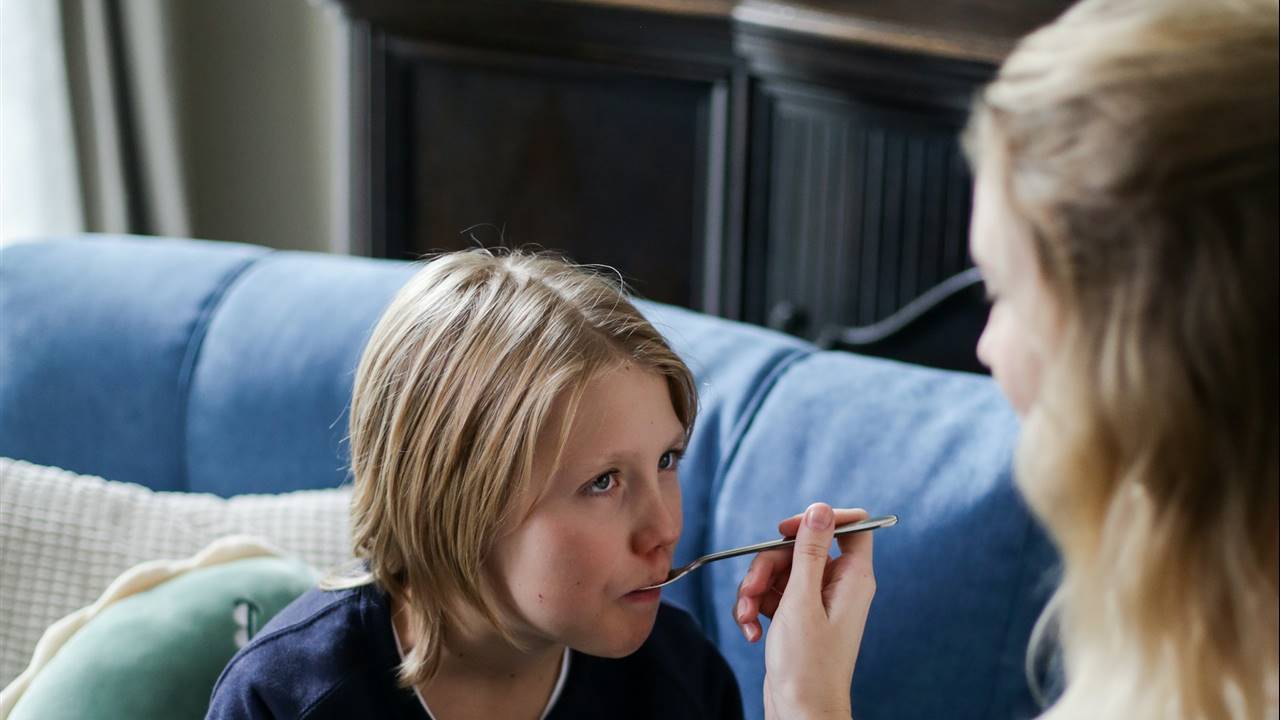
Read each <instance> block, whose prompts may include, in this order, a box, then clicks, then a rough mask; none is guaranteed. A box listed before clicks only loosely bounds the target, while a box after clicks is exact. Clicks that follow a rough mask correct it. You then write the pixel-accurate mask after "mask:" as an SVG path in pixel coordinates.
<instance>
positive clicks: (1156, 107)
mask: <svg viewBox="0 0 1280 720" xmlns="http://www.w3.org/2000/svg"><path fill="white" fill-rule="evenodd" d="M1277 44H1278V43H1277V5H1276V2H1275V1H1274V0H1263V1H1255V0H1250V1H1247V2H1227V3H1208V2H1201V1H1199V0H1183V1H1179V2H1138V1H1134V2H1109V1H1106V0H1086V1H1085V2H1083V3H1081V4H1079V5H1077V6H1076V7H1074V8H1072V9H1071V10H1069V11H1068V12H1067V13H1066V14H1065V15H1063V16H1062V17H1061V18H1060V19H1058V20H1057V21H1056V22H1054V23H1052V24H1051V25H1049V26H1046V27H1045V28H1043V29H1041V30H1039V31H1038V32H1035V33H1033V34H1032V35H1030V36H1028V37H1027V38H1026V39H1024V40H1023V41H1022V42H1021V43H1020V44H1019V45H1018V47H1017V49H1016V50H1015V51H1014V53H1013V54H1012V55H1011V56H1010V57H1009V58H1008V60H1007V61H1006V62H1005V63H1004V65H1003V66H1002V67H1001V68H1000V71H999V75H998V77H997V78H996V80H995V81H994V82H993V83H992V84H991V85H990V86H988V87H987V88H986V89H985V91H984V92H983V94H982V95H981V97H980V98H979V100H978V102H977V104H976V108H975V113H974V116H973V118H972V120H971V123H970V127H969V129H968V131H967V137H966V142H968V143H969V147H970V153H971V155H977V154H979V153H987V154H989V157H987V158H985V159H984V161H983V162H982V163H981V168H982V169H983V171H984V172H993V173H996V177H997V178H998V179H999V180H1001V181H1002V184H1003V187H1004V190H1005V193H1006V199H1007V201H1008V205H1009V207H1010V208H1011V209H1012V213H1013V215H1014V216H1015V217H1016V218H1017V219H1018V220H1019V221H1020V222H1021V223H1022V224H1023V225H1024V229H1025V230H1026V233H1027V235H1028V237H1030V238H1031V242H1032V243H1033V245H1034V249H1035V256H1036V258H1037V261H1038V264H1039V269H1040V271H1041V272H1042V274H1043V276H1044V279H1045V281H1046V284H1047V286H1048V288H1049V290H1050V293H1051V295H1052V296H1054V298H1055V300H1056V301H1057V304H1058V305H1059V306H1060V310H1061V312H1062V315H1063V318H1062V320H1063V323H1064V328H1065V332H1064V335H1065V337H1064V338H1063V340H1062V345H1061V351H1060V352H1059V353H1058V354H1057V359H1056V360H1055V361H1054V362H1052V363H1051V366H1050V367H1049V368H1046V370H1045V375H1044V379H1043V381H1042V384H1041V390H1040V395H1039V397H1038V400H1037V403H1036V407H1035V408H1034V409H1033V410H1032V411H1031V412H1030V414H1029V415H1028V417H1027V418H1026V421H1025V424H1024V428H1023V437H1022V442H1021V444H1020V447H1019V452H1018V459H1017V470H1018V473H1017V475H1018V482H1019V484H1020V486H1021V488H1022V490H1023V492H1024V494H1025V495H1026V497H1027V498H1028V501H1029V503H1030V504H1031V506H1032V507H1033V509H1034V510H1035V512H1036V513H1037V514H1038V515H1039V517H1040V518H1042V519H1043V520H1044V522H1045V524H1046V525H1047V526H1048V528H1049V530H1050V531H1051V532H1052V534H1053V536H1054V538H1055V540H1056V542H1057V544H1058V546H1059V549H1060V550H1061V553H1062V559H1063V576H1062V581H1061V584H1060V586H1059V588H1058V590H1057V593H1056V595H1055V597H1054V599H1053V600H1052V602H1051V603H1050V609H1049V610H1048V611H1047V612H1046V615H1045V616H1044V617H1042V619H1041V625H1040V626H1039V628H1038V630H1037V633H1036V634H1037V635H1038V636H1039V635H1041V633H1042V632H1043V631H1045V629H1046V628H1050V629H1054V630H1056V636H1057V638H1058V640H1059V642H1060V644H1061V648H1062V653H1063V659H1064V661H1065V671H1066V681H1067V684H1066V688H1065V690H1064V692H1063V694H1062V695H1061V696H1060V697H1059V698H1058V699H1057V701H1056V702H1055V703H1054V705H1053V706H1052V707H1051V708H1049V710H1048V712H1047V713H1046V717H1052V718H1058V717H1072V718H1075V717H1088V718H1108V717H1123V718H1126V719H1127V718H1139V719H1141V718H1171V717H1178V718H1221V717H1250V718H1254V717H1264V715H1267V714H1270V715H1271V716H1272V717H1274V716H1275V708H1276V703H1277V698H1276V695H1277V631H1278V629H1280V628H1277V604H1278V600H1277V561H1278V558H1277V542H1278V538H1280V530H1278V527H1280V522H1278V519H1277V507H1278V505H1280V500H1278V498H1277V486H1278V484H1280V473H1278V470H1277V467H1278V464H1277V374H1278V371H1277V359H1276V358H1277V305H1278V304H1280V303H1278V302H1277V236H1278V234H1280V232H1278V228H1277V209H1276V203H1277V200H1276V198H1277V192H1278V186H1277V162H1278V159H1277V156H1278V152H1280V147H1278V144H1277V125H1278V123H1280V117H1278V115H1277V96H1278V85H1280V84H1278V80H1277V65H1278V58H1277ZM1032 645H1033V649H1032V653H1031V654H1030V655H1029V657H1032V658H1034V657H1035V656H1036V653H1035V645H1036V642H1034V641H1033V643H1032Z"/></svg>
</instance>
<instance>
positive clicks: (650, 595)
mask: <svg viewBox="0 0 1280 720" xmlns="http://www.w3.org/2000/svg"><path fill="white" fill-rule="evenodd" d="M661 597H662V588H653V589H652V590H632V591H631V592H629V593H627V594H626V595H623V596H622V599H623V600H626V601H628V602H634V603H651V602H657V601H658V600H659V599H660V598H661Z"/></svg>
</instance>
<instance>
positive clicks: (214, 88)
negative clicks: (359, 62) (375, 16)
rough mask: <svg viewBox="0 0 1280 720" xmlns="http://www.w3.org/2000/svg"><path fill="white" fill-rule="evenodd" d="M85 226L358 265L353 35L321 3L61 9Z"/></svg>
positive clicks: (166, 2)
mask: <svg viewBox="0 0 1280 720" xmlns="http://www.w3.org/2000/svg"><path fill="white" fill-rule="evenodd" d="M59 8H60V11H61V20H62V31H63V41H64V49H65V61H66V76H67V83H68V88H69V90H70V105H71V111H72V116H73V123H72V124H73V128H74V137H75V145H76V153H75V155H76V158H77V161H78V169H79V172H78V180H79V186H80V187H79V192H80V194H81V198H82V205H83V215H84V226H85V229H87V230H90V231H102V232H134V233H142V234H155V235H176V236H195V237H204V238H211V239H218V240H231V241H239V242H252V243H260V244H265V245H271V246H274V247H280V248H293V249H308V250H328V251H338V252H348V251H349V246H348V243H347V238H346V236H347V227H348V223H347V220H346V214H345V213H346V208H347V200H346V188H347V183H346V178H345V176H344V175H345V173H344V167H345V164H344V162H343V161H344V160H345V153H346V129H345V117H346V108H345V107H344V105H345V99H344V98H345V92H344V88H345V83H346V76H345V67H346V56H345V30H344V27H343V24H342V20H341V18H340V17H339V15H338V13H337V11H336V10H335V9H334V8H332V7H330V6H327V5H322V4H318V3H311V2H307V1H306V0H218V1H217V2H208V1H207V0H59Z"/></svg>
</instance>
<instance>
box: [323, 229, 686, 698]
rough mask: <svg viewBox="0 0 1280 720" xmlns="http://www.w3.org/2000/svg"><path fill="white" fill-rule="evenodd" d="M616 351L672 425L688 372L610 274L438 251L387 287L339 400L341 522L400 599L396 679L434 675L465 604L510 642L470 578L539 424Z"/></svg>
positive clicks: (503, 513)
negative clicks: (344, 451) (345, 485)
mask: <svg viewBox="0 0 1280 720" xmlns="http://www.w3.org/2000/svg"><path fill="white" fill-rule="evenodd" d="M623 362H629V363H634V364H636V365H638V366H639V367H641V368H643V369H646V370H649V371H652V372H654V373H657V374H658V375H660V376H662V377H664V378H666V380H667V385H668V389H669V391H670V395H671V402H672V406H673V408H674V410H675V413H676V416H677V417H678V418H679V420H680V422H681V423H682V424H683V425H684V427H685V431H686V433H688V432H689V430H690V429H691V428H692V425H693V421H694V415H695V412H696V389H695V386H694V382H693V378H692V376H691V375H690V372H689V370H688V368H687V367H686V366H685V364H684V363H683V362H681V360H680V359H679V358H678V357H677V356H676V355H675V353H673V352H672V350H671V348H670V347H669V346H668V345H667V343H666V341H665V340H664V339H663V338H662V336H661V335H660V334H659V333H658V332H657V331H656V330H655V329H654V328H653V326H652V325H651V324H650V323H649V322H648V321H647V320H645V318H644V317H643V316H641V314H640V313H639V312H638V311H637V310H636V308H635V307H634V306H633V305H632V304H631V302H630V301H629V300H628V299H627V297H626V294H625V291H624V289H623V288H622V287H621V285H620V283H616V282H614V281H612V280H611V279H609V278H607V277H606V276H604V275H602V274H599V273H595V272H592V271H589V270H587V269H585V268H581V267H575V266H572V265H569V264H568V263H566V262H564V261H562V260H559V259H556V258H553V257H550V256H547V255H534V254H529V253H524V252H519V251H513V252H507V253H495V252H490V251H486V250H473V251H465V252H460V253H453V254H448V255H443V256H441V257H439V258H437V259H435V260H433V261H431V262H429V263H427V264H426V265H425V267H423V268H422V270H420V271H419V272H418V273H417V274H416V275H415V276H414V277H413V278H412V279H411V280H409V282H408V283H407V284H406V285H405V286H404V287H403V288H402V289H401V290H400V292H399V294H397V295H396V297H395V299H394V300H393V301H392V302H391V305H390V306H389V307H388V308H387V310H386V311H385V313H384V314H383V316H382V318H381V320H379V322H378V324H377V326H376V327H375V329H374V331H373V335H372V337H371V339H370V341H369V344H368V346H367V347H366V348H365V351H364V355H363V357H362V358H361V360H360V365H359V369H358V370H357V372H356V378H355V388H354V391H353V395H352V401H351V425H350V442H351V466H352V472H353V474H354V483H355V490H354V497H353V500H352V531H353V535H354V543H355V549H356V555H357V557H358V558H360V559H362V560H363V561H364V562H365V563H367V566H368V573H367V574H366V575H365V576H364V577H361V578H356V579H354V581H353V582H352V583H348V584H358V583H359V582H368V581H374V582H377V583H378V584H379V585H380V586H381V587H382V588H384V589H385V590H386V591H387V592H388V593H389V594H390V595H391V596H393V597H396V598H398V599H400V600H402V601H405V602H406V606H407V607H408V608H409V612H410V613H411V615H412V625H413V626H414V627H415V628H416V629H417V630H418V632H419V634H418V637H416V640H417V642H416V644H415V645H414V647H413V649H412V650H411V651H410V652H409V653H408V655H407V656H406V658H405V661H404V663H403V665H402V666H401V668H400V680H401V682H402V683H403V684H404V685H406V686H413V685H421V684H425V683H427V682H429V681H430V679H431V678H432V677H434V675H435V673H436V671H437V669H438V667H439V663H440V657H441V650H442V645H441V643H442V641H443V637H444V634H445V633H444V631H445V629H446V627H447V626H448V625H449V624H450V623H451V622H456V621H457V618H458V614H457V613H458V609H459V608H460V607H465V608H468V609H470V610H473V611H478V612H479V614H480V615H481V616H482V617H483V618H484V619H486V620H487V621H488V622H489V623H491V624H492V625H493V626H494V627H495V628H496V629H497V630H498V631H499V632H500V633H502V635H503V636H504V637H505V638H506V639H507V640H508V641H511V642H513V644H514V643H515V641H514V639H513V638H512V636H511V634H510V632H509V630H508V629H507V627H506V625H505V623H504V621H503V615H502V613H501V609H500V608H499V607H497V606H496V604H495V601H494V597H495V594H494V593H493V592H492V590H491V588H490V587H489V581H488V579H487V577H486V575H485V570H484V568H485V561H486V558H487V556H488V554H489V552H490V549H491V548H492V546H493V543H494V540H495V538H496V537H498V536H500V535H501V531H502V529H503V528H504V526H508V524H510V523H513V522H519V521H520V520H521V518H519V517H517V516H516V515H517V513H519V512H520V509H521V507H522V503H525V504H527V503H528V502H529V501H530V500H531V499H532V498H534V497H536V494H537V492H538V490H539V487H538V485H539V483H538V480H539V479H537V478H533V477H532V471H533V462H534V450H535V445H536V441H537V438H538V434H539V432H540V431H541V430H542V428H543V427H544V426H545V425H547V424H548V423H549V422H550V421H551V420H550V418H551V416H552V406H553V404H554V403H555V402H556V400H557V398H560V397H561V396H565V397H567V398H569V402H568V408H569V411H568V412H567V413H566V420H565V421H564V422H563V423H562V426H561V427H559V428H553V430H558V431H559V438H560V446H561V447H563V442H564V438H565V434H566V433H567V431H568V425H569V422H570V419H571V418H572V417H573V414H574V409H575V408H576V406H577V401H578V399H579V397H580V395H581V392H582V390H583V387H584V386H585V385H586V383H587V382H588V381H589V380H590V379H591V378H592V377H593V376H595V375H596V374H597V373H599V372H601V371H603V370H605V369H607V368H609V367H613V366H616V365H617V364H619V363H623Z"/></svg>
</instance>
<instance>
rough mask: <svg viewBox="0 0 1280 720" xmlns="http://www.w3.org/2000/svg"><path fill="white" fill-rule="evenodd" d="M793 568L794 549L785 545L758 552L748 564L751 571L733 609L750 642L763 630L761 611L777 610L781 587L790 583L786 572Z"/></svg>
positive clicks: (770, 613) (769, 615)
mask: <svg viewBox="0 0 1280 720" xmlns="http://www.w3.org/2000/svg"><path fill="white" fill-rule="evenodd" d="M790 569H791V552H790V549H789V548H782V549H779V550H774V551H771V552H764V553H760V554H759V555H756V557H755V558H754V559H753V560H752V561H751V565H750V567H748V568H747V574H746V576H745V577H743V579H742V583H741V584H740V585H738V598H737V600H736V601H735V604H734V609H733V617H734V620H736V621H737V622H738V625H739V627H741V628H742V634H743V636H744V637H746V639H747V642H755V641H756V640H759V639H760V636H761V635H762V634H763V628H761V626H760V620H759V617H760V615H762V614H763V615H764V616H765V617H770V618H771V617H773V613H774V612H775V611H776V610H777V607H778V602H777V597H778V592H779V591H778V590H776V589H775V588H776V587H777V586H778V585H779V583H781V584H782V587H784V588H785V587H786V576H787V573H788V572H789V571H790Z"/></svg>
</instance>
